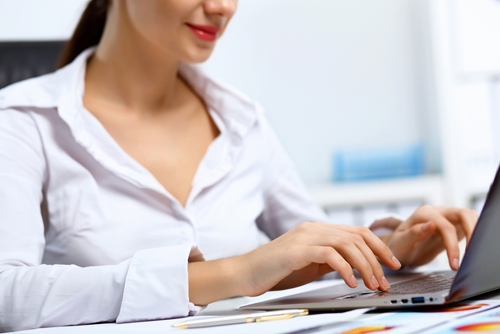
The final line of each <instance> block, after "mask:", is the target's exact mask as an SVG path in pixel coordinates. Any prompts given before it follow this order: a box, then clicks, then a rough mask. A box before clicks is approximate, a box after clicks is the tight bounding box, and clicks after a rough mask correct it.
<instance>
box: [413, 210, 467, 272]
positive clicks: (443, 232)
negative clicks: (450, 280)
mask: <svg viewBox="0 0 500 334" xmlns="http://www.w3.org/2000/svg"><path fill="white" fill-rule="evenodd" d="M410 219H416V220H420V221H432V222H434V223H435V224H436V231H437V232H438V233H439V235H440V236H441V239H442V240H443V244H444V248H445V249H446V253H447V254H448V261H449V264H450V267H451V268H452V269H453V270H457V269H458V264H459V257H460V249H459V248H458V238H457V229H456V228H455V226H454V225H453V224H452V223H451V222H450V221H449V220H448V219H446V218H445V217H444V216H443V215H442V214H441V213H439V212H438V211H437V210H435V209H433V208H432V207H430V206H424V207H421V208H420V209H418V210H417V211H416V212H415V214H414V216H412V217H410Z"/></svg>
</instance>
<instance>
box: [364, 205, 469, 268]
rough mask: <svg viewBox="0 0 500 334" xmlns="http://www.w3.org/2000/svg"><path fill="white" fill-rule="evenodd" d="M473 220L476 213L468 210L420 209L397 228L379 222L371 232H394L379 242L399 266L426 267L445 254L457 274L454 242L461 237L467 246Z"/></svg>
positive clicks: (457, 256) (456, 243)
mask: <svg viewBox="0 0 500 334" xmlns="http://www.w3.org/2000/svg"><path fill="white" fill-rule="evenodd" d="M477 219H478V214H477V212H476V211H473V210H470V209H457V208H445V207H431V206H429V205H424V206H422V207H420V208H419V209H417V210H416V211H415V212H414V213H413V215H411V217H410V218H408V219H407V220H406V221H404V222H403V223H401V224H399V223H397V225H399V226H397V227H396V226H390V225H391V222H390V221H387V222H383V221H380V222H378V224H377V222H376V223H374V224H373V225H372V227H371V228H372V229H374V228H377V227H389V228H391V227H392V228H393V229H394V228H395V230H394V232H393V233H391V234H390V235H388V236H386V237H382V240H383V241H384V242H385V243H386V244H387V246H389V248H390V249H391V250H392V251H393V252H394V254H395V255H396V257H397V258H398V259H399V260H400V261H401V263H402V264H403V265H409V266H421V265H424V264H427V263H429V262H430V261H432V260H433V259H434V258H435V257H436V256H437V255H438V254H439V253H441V252H442V251H443V250H446V253H447V254H448V261H449V263H450V267H451V268H452V269H453V270H457V269H458V266H459V258H460V251H459V248H458V242H459V241H460V240H461V239H463V238H464V237H465V238H466V240H467V244H468V243H469V240H470V237H471V236H472V231H473V230H474V227H475V226H476V223H477Z"/></svg>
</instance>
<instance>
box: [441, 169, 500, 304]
mask: <svg viewBox="0 0 500 334" xmlns="http://www.w3.org/2000/svg"><path fill="white" fill-rule="evenodd" d="M498 288H500V168H499V169H498V170H497V173H496V175H495V179H494V181H493V184H492V185H491V187H490V190H489V192H488V196H487V198H486V203H485V205H484V208H483V211H482V212H481V215H480V217H479V221H478V223H477V225H476V228H475V230H474V233H473V234H472V238H471V240H470V243H469V245H468V247H467V251H466V252H465V255H464V259H463V261H462V264H461V266H460V269H459V270H458V273H457V275H456V276H455V280H454V282H453V285H452V287H451V290H450V294H449V297H448V301H455V300H461V299H465V298H469V297H472V296H475V295H478V294H481V293H485V292H488V291H492V290H495V289H498Z"/></svg>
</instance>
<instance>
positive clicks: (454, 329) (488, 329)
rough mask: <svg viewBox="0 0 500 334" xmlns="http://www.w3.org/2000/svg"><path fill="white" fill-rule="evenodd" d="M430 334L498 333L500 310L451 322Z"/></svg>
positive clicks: (499, 331) (499, 329)
mask: <svg viewBox="0 0 500 334" xmlns="http://www.w3.org/2000/svg"><path fill="white" fill-rule="evenodd" d="M432 333H445V334H448V333H455V334H459V333H500V308H495V309H492V310H489V311H486V312H484V313H479V314H476V315H474V316H471V317H467V318H465V319H458V320H455V321H452V322H450V323H448V324H445V325H443V326H440V327H439V328H436V329H435V330H433V331H432Z"/></svg>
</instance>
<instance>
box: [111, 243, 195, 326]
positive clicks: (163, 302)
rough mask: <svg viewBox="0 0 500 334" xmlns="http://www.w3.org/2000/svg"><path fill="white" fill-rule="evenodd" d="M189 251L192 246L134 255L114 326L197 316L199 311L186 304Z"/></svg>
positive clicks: (187, 299)
mask: <svg viewBox="0 0 500 334" xmlns="http://www.w3.org/2000/svg"><path fill="white" fill-rule="evenodd" d="M191 249H192V246H191V245H178V246H168V247H161V248H153V249H147V250H142V251H139V252H137V253H135V255H134V257H133V258H132V261H131V263H130V267H129V269H128V273H127V278H126V281H125V287H124V290H123V298H122V303H121V308H120V313H119V314H118V317H117V319H116V322H117V323H124V322H133V321H145V320H157V319H169V318H177V317H185V316H188V315H193V314H196V313H197V312H199V311H200V310H201V308H200V307H198V306H195V305H194V304H192V303H190V302H189V291H188V269H187V268H188V258H189V254H190V252H191Z"/></svg>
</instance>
